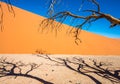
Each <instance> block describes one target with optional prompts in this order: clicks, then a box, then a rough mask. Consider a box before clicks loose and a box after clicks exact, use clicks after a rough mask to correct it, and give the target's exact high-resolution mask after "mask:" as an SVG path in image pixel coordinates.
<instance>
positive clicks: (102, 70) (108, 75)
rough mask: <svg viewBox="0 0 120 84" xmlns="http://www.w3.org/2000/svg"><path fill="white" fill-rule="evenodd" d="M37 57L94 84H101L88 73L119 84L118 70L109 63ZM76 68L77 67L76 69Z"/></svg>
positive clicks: (80, 59) (119, 70)
mask: <svg viewBox="0 0 120 84" xmlns="http://www.w3.org/2000/svg"><path fill="white" fill-rule="evenodd" d="M37 56H38V57H42V58H45V59H46V60H50V61H52V62H55V63H57V65H58V66H59V65H64V66H65V67H67V68H68V69H70V70H72V71H75V72H77V73H79V74H82V75H84V76H86V77H88V78H90V79H91V80H92V81H93V82H95V83H96V84H102V83H101V81H100V80H98V79H97V78H95V77H94V76H92V75H90V73H93V74H96V75H97V76H99V77H102V78H105V79H106V80H108V81H110V82H111V83H113V84H119V83H120V69H115V67H111V66H112V64H111V63H106V62H97V61H96V60H91V59H89V61H90V62H88V61H86V60H84V59H82V58H79V57H78V58H77V57H73V58H71V59H70V58H53V57H50V56H48V55H41V54H39V53H38V54H37ZM76 66H77V67H76Z"/></svg>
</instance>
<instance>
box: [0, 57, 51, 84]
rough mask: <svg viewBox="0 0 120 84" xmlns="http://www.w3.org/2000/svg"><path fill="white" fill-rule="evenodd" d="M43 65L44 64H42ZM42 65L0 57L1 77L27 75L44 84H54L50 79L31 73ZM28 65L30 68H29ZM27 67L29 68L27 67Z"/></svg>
mask: <svg viewBox="0 0 120 84" xmlns="http://www.w3.org/2000/svg"><path fill="white" fill-rule="evenodd" d="M40 65H42V64H40ZM40 65H38V64H35V63H29V64H24V63H22V62H21V61H19V62H14V61H8V60H7V58H0V78H2V77H8V76H9V77H14V78H15V79H16V78H17V77H25V78H31V79H34V80H37V81H39V82H41V83H43V84H53V83H51V82H49V81H46V80H44V79H41V78H39V77H36V76H33V75H31V74H30V73H31V72H32V71H33V70H35V69H37V68H38V67H39V66H40ZM27 67H28V68H27ZM26 68H27V69H26Z"/></svg>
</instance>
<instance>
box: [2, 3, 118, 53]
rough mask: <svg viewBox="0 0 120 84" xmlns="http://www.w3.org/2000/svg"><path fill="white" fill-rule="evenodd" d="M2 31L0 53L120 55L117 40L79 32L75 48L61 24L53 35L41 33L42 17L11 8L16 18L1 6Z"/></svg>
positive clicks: (65, 26)
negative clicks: (2, 14)
mask: <svg viewBox="0 0 120 84" xmlns="http://www.w3.org/2000/svg"><path fill="white" fill-rule="evenodd" d="M2 6H3V9H4V23H3V24H4V31H3V32H0V53H1V54H2V53H3V54H6V53H12V54H14V53H19V54H25V53H26V54H27V53H34V52H35V51H36V50H37V49H38V50H44V51H46V52H47V53H50V54H95V55H120V40H119V39H110V38H106V37H103V36H99V35H96V34H92V33H89V32H86V31H82V32H81V33H80V38H81V40H82V43H79V45H76V44H75V42H74V37H73V36H72V35H68V34H66V31H67V30H68V28H69V26H67V25H62V29H61V30H60V32H58V33H57V36H56V35H55V32H47V31H51V29H46V30H45V31H44V32H43V33H41V32H40V31H39V32H38V29H39V24H40V22H41V21H42V20H43V19H45V18H44V17H41V16H38V15H35V14H32V13H30V12H27V11H25V10H22V9H19V8H16V7H14V11H15V17H13V14H12V13H10V12H9V11H8V9H7V6H6V5H5V4H4V3H2Z"/></svg>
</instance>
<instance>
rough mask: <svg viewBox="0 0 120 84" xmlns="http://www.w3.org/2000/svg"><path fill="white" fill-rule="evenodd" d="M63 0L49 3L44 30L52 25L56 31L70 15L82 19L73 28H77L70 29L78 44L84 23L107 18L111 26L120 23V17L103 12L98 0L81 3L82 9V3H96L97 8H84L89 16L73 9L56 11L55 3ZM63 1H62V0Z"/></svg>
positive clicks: (83, 0) (42, 24)
mask: <svg viewBox="0 0 120 84" xmlns="http://www.w3.org/2000/svg"><path fill="white" fill-rule="evenodd" d="M59 1H61V0H58V1H57V0H50V2H49V3H50V5H49V9H48V13H49V16H50V17H49V18H48V19H45V20H43V21H42V22H41V24H40V26H41V27H42V30H44V29H45V28H48V27H50V26H51V27H52V28H51V29H55V30H56V31H57V30H58V29H59V28H60V27H61V26H60V25H61V24H62V23H63V22H64V21H65V20H66V19H67V18H68V17H69V18H72V19H74V20H75V19H78V20H81V21H82V22H81V21H80V23H78V24H77V25H75V26H74V27H73V28H75V29H74V30H73V28H72V29H71V30H70V33H73V34H74V38H75V43H76V44H77V45H78V42H81V40H80V38H79V34H80V31H81V29H82V28H83V26H84V25H86V24H91V23H93V22H95V21H97V20H99V19H106V20H107V21H108V22H110V28H113V27H115V26H116V25H120V19H119V18H116V17H114V16H112V15H110V14H106V13H103V12H101V7H100V4H99V3H98V2H97V0H82V3H81V4H80V9H81V8H82V5H83V4H84V2H86V1H87V2H91V3H93V4H94V5H95V7H96V10H94V9H87V10H83V12H85V13H86V14H89V13H90V14H89V15H87V16H81V15H76V14H73V13H72V12H71V11H62V12H58V13H55V12H54V10H55V5H56V4H57V2H59ZM61 2H62V1H61ZM55 21H58V22H59V23H57V24H56V23H55ZM73 22H74V21H73Z"/></svg>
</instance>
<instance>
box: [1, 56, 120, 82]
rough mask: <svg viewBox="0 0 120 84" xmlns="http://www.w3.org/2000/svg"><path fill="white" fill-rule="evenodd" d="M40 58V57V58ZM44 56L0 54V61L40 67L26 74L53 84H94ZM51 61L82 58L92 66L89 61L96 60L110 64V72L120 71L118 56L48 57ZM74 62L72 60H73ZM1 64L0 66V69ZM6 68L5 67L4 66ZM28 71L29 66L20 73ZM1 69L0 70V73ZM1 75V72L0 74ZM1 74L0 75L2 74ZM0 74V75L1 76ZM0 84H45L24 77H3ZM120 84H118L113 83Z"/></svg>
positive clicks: (106, 80) (102, 79)
mask: <svg viewBox="0 0 120 84" xmlns="http://www.w3.org/2000/svg"><path fill="white" fill-rule="evenodd" d="M40 56H42V57H40ZM43 56H45V55H36V54H0V60H1V59H4V58H6V61H7V62H12V63H14V64H16V65H17V62H20V61H21V62H22V63H24V64H31V63H35V64H37V65H40V66H39V67H37V68H36V69H33V70H32V71H30V73H28V75H32V76H35V77H37V78H40V79H43V80H45V81H49V82H51V83H53V84H96V83H95V82H93V81H92V80H91V79H90V78H89V77H87V76H85V75H83V74H80V73H78V72H76V71H74V70H71V69H69V68H67V67H66V66H65V65H62V64H59V63H56V62H54V61H50V60H49V59H45V58H43ZM48 56H49V57H51V58H52V59H57V58H61V59H66V58H67V59H69V60H70V59H73V57H76V58H82V59H83V60H85V62H86V63H88V64H89V65H91V66H93V65H92V64H93V63H92V62H91V60H93V59H94V60H96V61H97V62H103V63H106V64H107V63H111V64H112V65H107V66H105V67H107V68H108V69H110V70H120V63H119V61H120V57H119V56H101V55H99V56H94V55H48ZM73 61H74V60H73ZM0 64H1V63H0ZM69 65H70V66H72V67H74V68H75V69H76V68H77V67H78V65H74V64H72V63H70V64H69ZM1 66H2V64H1V65H0V67H1ZM5 66H6V65H5ZM28 70H30V66H29V65H28V66H22V67H21V73H22V74H25V73H26V72H27V71H28ZM1 71H2V69H0V72H1ZM14 72H15V73H19V69H15V71H14ZM2 73H3V72H2ZM2 73H1V74H2ZM1 74H0V75H1ZM86 74H89V75H91V76H93V77H95V78H96V79H98V80H99V81H100V82H101V83H102V84H112V83H111V82H110V81H109V80H108V79H106V78H103V77H100V76H98V75H96V74H94V73H92V72H89V73H86ZM0 84H47V83H41V81H38V80H36V79H34V78H29V77H25V76H17V77H15V76H14V75H13V76H5V77H1V78H0ZM114 84H120V83H114Z"/></svg>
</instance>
